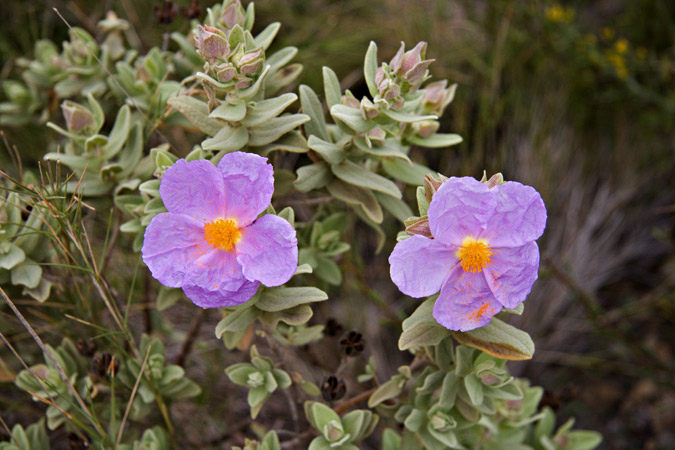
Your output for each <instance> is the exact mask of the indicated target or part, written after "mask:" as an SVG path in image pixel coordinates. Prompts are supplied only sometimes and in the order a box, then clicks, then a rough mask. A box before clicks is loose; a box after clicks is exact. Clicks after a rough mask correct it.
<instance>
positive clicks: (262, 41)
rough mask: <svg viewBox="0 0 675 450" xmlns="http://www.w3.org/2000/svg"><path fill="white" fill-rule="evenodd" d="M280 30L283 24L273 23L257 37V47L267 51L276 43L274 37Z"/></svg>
mask: <svg viewBox="0 0 675 450" xmlns="http://www.w3.org/2000/svg"><path fill="white" fill-rule="evenodd" d="M280 28H281V24H280V23H279V22H273V23H271V24H269V25H267V26H266V27H265V29H264V30H262V31H261V32H260V33H258V35H257V36H256V37H255V45H256V47H262V48H263V50H267V48H268V47H269V46H270V45H271V44H272V41H274V37H275V36H276V35H277V33H278V32H279V29H280Z"/></svg>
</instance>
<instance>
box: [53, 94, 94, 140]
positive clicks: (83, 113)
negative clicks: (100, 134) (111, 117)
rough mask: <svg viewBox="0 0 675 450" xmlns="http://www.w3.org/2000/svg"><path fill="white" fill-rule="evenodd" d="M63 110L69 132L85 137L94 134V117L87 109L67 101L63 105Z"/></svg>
mask: <svg viewBox="0 0 675 450" xmlns="http://www.w3.org/2000/svg"><path fill="white" fill-rule="evenodd" d="M61 110H62V111H63V117H64V119H66V126H67V127H68V131H72V132H73V133H77V134H83V135H86V134H89V133H91V132H93V128H94V122H95V120H94V115H93V114H92V113H91V111H89V110H88V109H87V108H85V107H84V106H82V105H80V104H78V103H75V102H71V101H70V100H66V101H65V102H63V103H62V104H61Z"/></svg>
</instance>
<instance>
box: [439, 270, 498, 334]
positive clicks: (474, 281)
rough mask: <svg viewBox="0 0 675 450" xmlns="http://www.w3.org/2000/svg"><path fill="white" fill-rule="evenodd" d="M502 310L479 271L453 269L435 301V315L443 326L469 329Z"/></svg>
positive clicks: (457, 329)
mask: <svg viewBox="0 0 675 450" xmlns="http://www.w3.org/2000/svg"><path fill="white" fill-rule="evenodd" d="M501 310H502V305H501V304H500V303H499V302H498V301H497V299H496V298H495V296H494V295H493V294H492V291H491V290H490V288H489V287H488V285H487V283H486V282H485V278H484V277H482V276H480V273H471V272H464V271H463V270H462V269H461V268H460V269H459V270H455V271H453V274H452V275H451V277H450V278H449V279H448V280H447V281H446V283H445V284H444V285H443V287H442V288H441V294H440V295H439V296H438V299H436V303H435V304H434V312H433V314H434V319H436V321H437V322H438V323H440V324H441V325H443V326H444V327H445V328H448V329H450V330H455V331H469V330H473V329H475V328H480V327H482V326H485V325H487V324H488V323H489V322H490V319H491V318H492V316H494V315H495V314H497V313H498V312H499V311H501Z"/></svg>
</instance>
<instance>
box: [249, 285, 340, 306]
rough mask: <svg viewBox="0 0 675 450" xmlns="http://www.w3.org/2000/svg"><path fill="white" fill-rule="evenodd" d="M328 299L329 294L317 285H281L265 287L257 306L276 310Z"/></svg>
mask: <svg viewBox="0 0 675 450" xmlns="http://www.w3.org/2000/svg"><path fill="white" fill-rule="evenodd" d="M326 299H328V295H326V293H325V292H323V291H322V290H321V289H317V288H315V287H285V286H279V287H273V288H267V289H265V290H264V291H263V292H262V294H261V295H260V299H259V300H258V301H257V302H256V304H255V306H256V307H257V308H259V309H262V310H263V311H268V312H276V311H282V310H285V309H289V308H293V307H295V306H297V305H303V304H305V303H311V302H320V301H323V300H326Z"/></svg>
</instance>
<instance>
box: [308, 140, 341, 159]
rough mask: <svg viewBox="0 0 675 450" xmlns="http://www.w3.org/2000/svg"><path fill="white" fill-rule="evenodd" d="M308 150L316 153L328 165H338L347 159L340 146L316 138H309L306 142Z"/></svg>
mask: <svg viewBox="0 0 675 450" xmlns="http://www.w3.org/2000/svg"><path fill="white" fill-rule="evenodd" d="M307 145H309V148H311V149H312V150H314V151H315V152H317V153H318V154H319V155H321V157H322V158H323V159H324V160H325V161H327V162H328V163H329V164H339V163H341V162H342V161H344V159H345V158H346V157H347V154H346V153H345V151H344V150H343V149H342V146H341V145H338V144H333V143H332V142H328V141H324V140H323V139H321V138H319V137H317V136H314V135H312V136H310V137H309V139H308V140H307Z"/></svg>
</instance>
